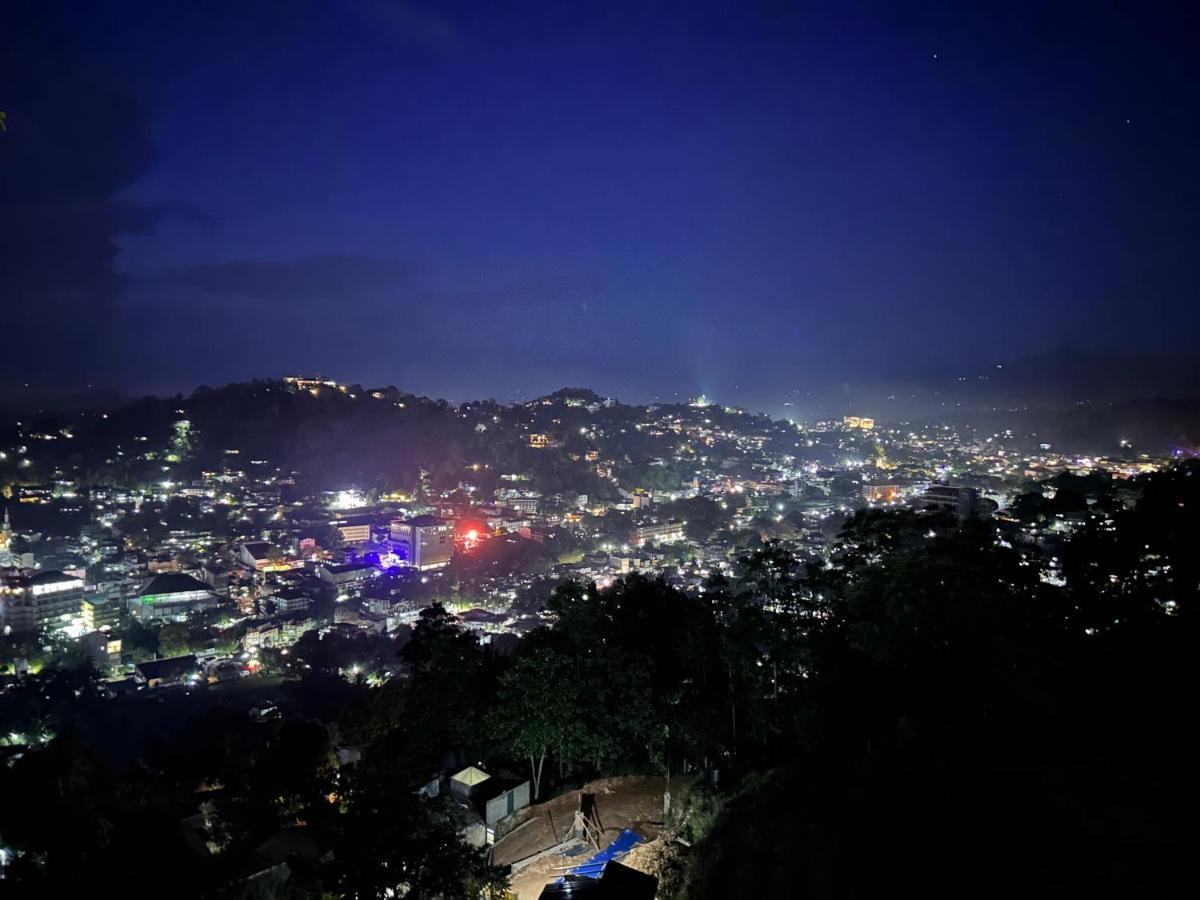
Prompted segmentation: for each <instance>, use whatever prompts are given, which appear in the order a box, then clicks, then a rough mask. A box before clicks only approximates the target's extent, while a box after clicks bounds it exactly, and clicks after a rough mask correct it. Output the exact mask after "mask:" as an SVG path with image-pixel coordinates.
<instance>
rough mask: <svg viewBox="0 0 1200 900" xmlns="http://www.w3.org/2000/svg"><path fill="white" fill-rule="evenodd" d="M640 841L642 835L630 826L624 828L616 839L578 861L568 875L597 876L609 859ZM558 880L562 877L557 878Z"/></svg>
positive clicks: (626, 851)
mask: <svg viewBox="0 0 1200 900" xmlns="http://www.w3.org/2000/svg"><path fill="white" fill-rule="evenodd" d="M641 842H642V836H641V835H640V834H638V833H637V832H636V831H634V830H633V829H631V828H626V829H625V830H624V831H622V832H621V833H620V834H618V835H617V837H616V839H615V840H614V841H613V842H612V843H611V844H609V845H608V846H607V847H605V848H604V849H603V850H601V851H600V852H599V853H597V854H596V855H595V856H593V857H591V858H590V859H589V860H588V861H587V862H584V863H580V864H579V865H577V866H576V867H575V868H573V869H571V871H570V872H568V873H567V874H569V875H583V876H584V877H586V878H599V877H600V876H601V875H602V874H603V873H604V866H605V865H606V864H607V863H608V861H609V860H610V859H616V858H617V857H618V856H621V855H623V854H625V853H628V852H629V851H630V850H631V849H632V848H633V846H634V845H635V844H640V843H641ZM558 880H559V882H561V881H562V879H561V878H560V879H558Z"/></svg>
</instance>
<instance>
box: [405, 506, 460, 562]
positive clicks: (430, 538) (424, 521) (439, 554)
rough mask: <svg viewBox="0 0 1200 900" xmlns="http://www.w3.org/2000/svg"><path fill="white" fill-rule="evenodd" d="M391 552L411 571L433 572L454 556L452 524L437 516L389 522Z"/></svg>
mask: <svg viewBox="0 0 1200 900" xmlns="http://www.w3.org/2000/svg"><path fill="white" fill-rule="evenodd" d="M391 536H392V543H393V547H394V550H395V552H396V554H397V555H398V556H400V557H401V558H402V559H404V560H406V561H407V563H408V565H410V566H412V567H413V568H414V569H422V570H424V569H437V568H440V567H442V566H444V565H446V564H447V563H449V562H450V557H451V556H452V555H453V554H454V523H452V522H450V521H448V520H446V519H439V518H438V517H437V516H417V517H416V518H413V519H405V520H403V521H397V522H393V523H392V526H391Z"/></svg>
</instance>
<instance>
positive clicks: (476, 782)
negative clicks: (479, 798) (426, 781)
mask: <svg viewBox="0 0 1200 900" xmlns="http://www.w3.org/2000/svg"><path fill="white" fill-rule="evenodd" d="M491 777H492V776H491V775H489V774H488V773H487V772H485V771H483V769H477V768H476V767H475V766H467V767H466V768H465V769H463V770H462V771H461V772H458V773H456V774H454V775H451V776H450V793H451V794H453V795H454V796H455V797H458V798H459V799H461V800H470V799H471V798H472V797H474V796H475V795H476V794H478V793H479V792H480V790H482V789H483V785H484V783H485V782H487V781H488V780H489V779H490V778H491Z"/></svg>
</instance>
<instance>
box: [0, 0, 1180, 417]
mask: <svg viewBox="0 0 1200 900" xmlns="http://www.w3.org/2000/svg"><path fill="white" fill-rule="evenodd" d="M976 6H978V5H977V4H962V3H945V4H922V3H910V2H904V3H879V4H854V3H845V2H837V3H825V4H789V3H781V2H767V3H755V2H740V3H736V4H729V5H718V4H707V3H703V2H695V0H692V2H681V3H669V2H662V3H641V4H622V3H607V2H606V3H599V2H597V3H575V2H562V0H559V2H551V3H545V4H526V3H519V2H517V3H497V2H486V3H438V4H434V3H432V2H421V3H416V2H394V0H359V2H340V3H333V2H330V3H323V2H303V0H299V2H287V3H278V4H271V3H265V2H263V3H260V2H246V0H241V2H236V3H205V2H195V3H192V2H188V3H164V2H155V3H141V2H124V0H123V2H106V3H97V2H88V3H78V4H59V3H35V4H28V5H23V4H21V3H17V4H15V5H14V4H5V5H4V9H5V12H4V13H2V14H0V110H4V111H6V112H7V130H6V131H5V132H3V133H0V297H3V304H2V314H3V324H2V325H0V328H2V329H3V333H4V335H5V338H6V340H5V342H4V345H5V351H4V357H3V358H4V361H3V363H2V370H0V378H2V380H3V381H4V382H5V384H8V385H11V384H13V383H18V382H19V383H24V382H30V383H32V384H34V385H38V386H52V387H58V388H75V387H83V386H85V385H88V384H93V385H98V386H100V385H103V386H112V387H118V388H121V389H123V390H127V391H147V390H155V391H164V390H187V389H190V388H191V387H194V386H195V385H197V384H200V383H207V384H211V385H216V384H220V383H224V382H226V381H229V380H234V379H243V378H250V377H265V376H277V375H282V374H287V373H290V372H321V373H324V374H326V375H329V376H333V377H337V378H340V379H342V380H348V381H352V382H361V383H364V384H388V383H391V384H396V385H397V386H400V387H402V388H405V389H409V390H413V391H417V392H422V393H429V394H433V395H438V396H448V397H451V398H464V397H476V396H483V397H487V396H494V397H497V398H499V399H510V398H514V397H529V396H534V395H536V394H538V393H540V392H543V391H546V390H551V389H554V388H556V387H560V386H562V385H586V386H591V387H594V388H596V389H597V390H599V391H600V392H601V393H607V394H617V395H619V396H622V397H625V398H629V399H646V398H649V397H652V396H654V395H666V396H670V395H672V394H674V393H675V392H679V393H680V394H681V395H687V394H691V393H699V392H701V391H706V392H708V393H709V394H710V395H715V396H717V397H718V398H721V399H726V400H727V401H730V402H732V401H749V402H754V403H758V404H759V405H766V404H769V403H773V402H774V401H775V400H777V399H778V398H780V397H783V396H785V395H787V394H788V393H789V392H793V391H796V390H801V389H803V388H804V387H805V386H808V385H817V384H825V383H827V382H830V381H836V380H840V379H875V380H879V379H887V378H892V377H898V376H900V375H904V374H908V373H912V372H914V371H918V370H924V369H928V368H931V367H935V368H936V367H939V366H940V367H943V368H947V369H951V368H954V367H959V368H961V369H963V370H964V371H968V370H971V371H974V370H975V369H987V368H989V367H994V365H995V364H996V363H998V362H1004V361H1008V360H1012V359H1014V358H1017V357H1020V356H1022V355H1024V354H1029V353H1035V352H1039V351H1045V350H1048V349H1050V348H1054V347H1057V346H1060V345H1062V344H1064V342H1070V343H1071V344H1074V345H1076V346H1082V347H1086V348H1092V349H1097V350H1109V349H1116V348H1119V349H1122V350H1126V351H1134V352H1155V353H1164V354H1193V355H1194V347H1195V342H1196V340H1197V337H1200V303H1198V302H1197V301H1198V299H1200V298H1198V297H1197V283H1198V279H1200V31H1198V23H1200V18H1198V16H1197V13H1196V12H1195V11H1194V10H1195V9H1197V4H1194V3H1179V4H1177V5H1176V6H1174V7H1172V6H1170V5H1157V4H1153V3H1140V2H1139V3H1128V4H1119V5H1109V4H1104V3H1082V2H1076V3H1070V4H1061V5H1060V4H1054V3H1032V4H1028V5H1026V4H1020V3H997V4H993V5H992V8H991V9H987V10H983V9H976V8H974V7H976ZM964 7H972V8H971V9H966V8H964ZM1189 7H1190V10H1189Z"/></svg>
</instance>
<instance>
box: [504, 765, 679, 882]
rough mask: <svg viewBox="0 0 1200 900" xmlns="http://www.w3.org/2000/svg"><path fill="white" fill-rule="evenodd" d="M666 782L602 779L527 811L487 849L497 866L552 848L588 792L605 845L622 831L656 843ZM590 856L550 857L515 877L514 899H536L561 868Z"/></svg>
mask: <svg viewBox="0 0 1200 900" xmlns="http://www.w3.org/2000/svg"><path fill="white" fill-rule="evenodd" d="M665 787H666V781H665V779H663V778H659V777H653V776H642V775H631V776H625V777H621V778H601V779H599V780H598V781H592V782H589V783H588V784H586V785H584V786H583V787H582V788H580V789H578V790H572V791H567V792H565V793H563V794H560V795H559V796H557V797H555V798H553V799H551V800H547V801H545V802H544V803H538V804H536V805H534V806H529V807H526V810H522V812H523V813H525V815H524V816H522V818H521V823H520V824H519V825H518V826H517V827H516V828H515V829H514V830H512V831H510V832H508V834H506V835H505V836H504V837H503V838H501V839H500V840H498V841H497V842H496V845H495V846H494V847H493V848H492V861H493V862H494V863H495V864H496V865H511V864H512V863H514V862H517V861H519V860H522V859H525V858H527V857H530V856H533V855H534V854H536V853H538V852H540V851H542V850H545V849H547V848H548V847H553V846H555V845H556V844H558V843H559V842H560V841H562V840H563V839H564V838H565V837H566V835H567V833H568V832H569V830H570V828H571V825H572V823H573V822H574V819H575V810H576V809H578V808H579V795H580V794H581V793H591V794H594V795H595V797H596V812H597V814H598V815H599V818H600V825H601V827H602V829H603V836H604V838H605V839H606V840H605V841H602V842H601V846H602V847H603V846H605V844H606V842H607V841H611V840H612V839H613V838H615V837H616V836H617V835H618V834H620V833H621V832H622V831H624V830H625V829H626V828H632V829H634V830H635V831H637V832H638V833H639V834H641V835H643V836H644V837H646V838H647V839H653V838H656V837H657V836H658V835H659V833H660V832H661V831H662V827H663V822H662V819H663V814H662V812H663V790H664V789H665ZM593 852H594V851H592V850H590V849H589V850H588V851H587V852H584V853H580V854H579V855H576V856H573V857H566V856H562V855H559V854H550V855H548V856H545V857H543V858H542V859H540V860H538V861H537V862H534V863H532V864H530V865H528V866H526V867H524V868H522V869H521V870H520V871H518V872H515V873H514V875H513V877H512V881H511V888H512V890H513V892H514V893H515V894H516V895H517V897H518V900H529V898H536V897H537V896H538V895H539V894H540V893H541V891H542V888H543V887H544V886H545V885H547V884H548V883H550V882H551V881H553V880H554V879H555V878H558V877H559V876H560V875H562V874H563V871H564V869H565V868H566V867H568V866H572V865H578V864H579V863H581V862H583V861H584V860H585V859H587V858H588V856H590V855H591V854H592V853H593Z"/></svg>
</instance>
